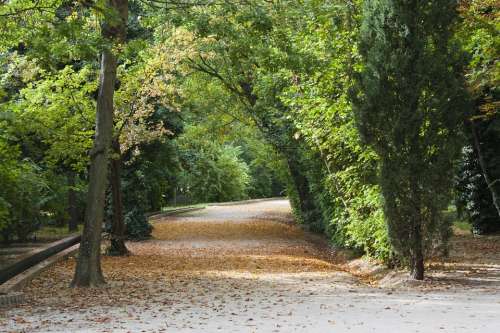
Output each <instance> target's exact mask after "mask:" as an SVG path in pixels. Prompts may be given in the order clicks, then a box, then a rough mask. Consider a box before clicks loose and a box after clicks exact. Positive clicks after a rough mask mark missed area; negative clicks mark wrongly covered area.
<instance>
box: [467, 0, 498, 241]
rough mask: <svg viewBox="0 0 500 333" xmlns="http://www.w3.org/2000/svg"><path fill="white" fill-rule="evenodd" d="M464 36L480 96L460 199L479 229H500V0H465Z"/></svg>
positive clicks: (472, 88) (474, 91) (470, 80)
mask: <svg viewBox="0 0 500 333" xmlns="http://www.w3.org/2000/svg"><path fill="white" fill-rule="evenodd" d="M460 12H461V17H462V22H461V25H460V27H459V31H458V34H457V35H458V36H457V37H458V38H459V40H460V41H461V43H462V44H463V47H464V49H465V50H466V51H467V53H468V54H469V62H468V66H467V72H466V78H467V84H468V90H469V92H470V93H471V95H472V99H473V101H474V109H473V112H472V115H471V116H470V117H469V119H468V121H467V127H466V128H467V131H466V133H467V143H468V144H467V149H465V150H464V154H463V162H464V163H463V164H462V168H461V170H460V172H459V175H458V178H459V182H458V183H459V184H458V191H457V192H458V205H459V208H461V209H459V210H461V213H462V214H463V215H465V216H466V217H467V218H468V220H469V221H470V222H471V224H472V228H473V231H474V232H475V233H479V234H481V233H489V232H495V231H498V230H500V168H499V167H498V165H500V154H499V152H500V150H499V149H500V147H499V146H498V142H499V140H500V112H499V107H498V100H499V95H500V90H499V88H498V87H499V84H498V81H499V79H500V73H499V71H500V68H499V67H498V64H497V63H498V58H499V53H500V51H499V50H500V37H499V35H498V12H499V8H498V6H497V4H496V2H495V1H493V0H484V1H462V2H461V4H460Z"/></svg>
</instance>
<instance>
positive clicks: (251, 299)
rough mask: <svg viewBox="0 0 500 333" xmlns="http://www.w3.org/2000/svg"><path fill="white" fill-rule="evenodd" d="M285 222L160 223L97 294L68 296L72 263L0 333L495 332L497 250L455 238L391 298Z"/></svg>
mask: <svg viewBox="0 0 500 333" xmlns="http://www.w3.org/2000/svg"><path fill="white" fill-rule="evenodd" d="M291 221H292V218H291V215H290V207H289V204H288V202H287V201H286V200H274V201H266V202H259V203H251V204H246V205H236V206H214V207H209V208H207V209H205V210H203V211H198V212H192V213H187V214H183V215H180V216H176V217H167V218H163V219H161V220H157V221H155V224H154V232H153V239H151V240H148V241H144V242H136V243H128V244H127V246H128V247H129V249H130V250H131V252H132V253H133V255H131V256H129V257H125V258H118V257H104V258H103V270H104V273H105V276H106V280H107V281H108V284H107V285H106V286H105V287H103V288H99V289H70V288H68V285H69V282H70V280H71V277H72V274H73V270H74V265H75V261H74V259H72V258H70V259H68V260H66V261H63V262H61V263H59V264H57V265H56V266H54V267H53V268H51V269H50V270H48V271H46V272H44V273H43V274H42V275H40V276H39V277H38V278H36V279H35V280H33V282H32V283H31V284H30V285H29V286H28V287H27V288H26V289H25V290H24V292H25V293H26V295H27V297H28V302H27V304H24V305H20V306H17V307H15V308H13V309H7V310H0V331H1V332H72V333H76V332H204V333H209V332H425V333H427V332H482V333H487V332H500V277H499V276H500V273H499V272H500V251H499V250H500V249H499V247H500V241H499V239H498V238H491V239H489V238H483V239H477V238H474V237H472V236H470V235H461V236H455V237H454V238H453V239H452V245H454V250H453V251H452V252H451V254H450V257H449V258H448V259H446V260H434V261H433V262H431V264H430V267H429V268H430V270H429V278H428V279H427V280H426V281H424V282H422V283H419V284H411V283H395V285H398V286H399V287H398V288H392V287H391V288H388V287H381V284H377V283H376V282H374V281H372V280H371V279H370V276H359V277H356V276H355V275H353V274H351V273H349V272H348V270H349V267H351V266H350V265H349V261H348V259H347V258H348V257H347V256H345V255H344V253H343V252H342V251H336V250H332V249H330V248H329V247H328V246H327V242H326V241H325V240H324V239H323V238H321V237H320V236H317V235H312V234H309V233H307V232H304V231H303V230H302V229H300V228H298V227H296V226H294V225H293V224H292V223H291ZM396 276H399V275H397V274H393V276H392V278H393V279H396ZM385 279H386V280H387V278H385ZM398 279H399V280H398V281H402V280H401V278H400V277H399V278H398ZM383 280H384V279H383ZM386 282H387V281H386ZM385 285H387V283H386V284H385Z"/></svg>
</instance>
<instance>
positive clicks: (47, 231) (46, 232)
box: [34, 224, 83, 239]
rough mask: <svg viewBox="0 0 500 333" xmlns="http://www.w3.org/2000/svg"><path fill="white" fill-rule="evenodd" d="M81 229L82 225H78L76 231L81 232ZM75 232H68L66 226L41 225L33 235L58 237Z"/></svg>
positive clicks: (37, 236)
mask: <svg viewBox="0 0 500 333" xmlns="http://www.w3.org/2000/svg"><path fill="white" fill-rule="evenodd" d="M82 230H83V225H82V224H79V225H78V231H77V232H79V233H81V232H82ZM74 233H76V232H69V231H68V226H64V227H52V226H43V227H41V228H40V229H39V230H37V231H36V232H35V233H34V235H35V237H36V238H37V239H60V238H64V237H66V236H69V235H72V234H74Z"/></svg>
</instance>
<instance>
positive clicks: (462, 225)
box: [453, 221, 472, 232]
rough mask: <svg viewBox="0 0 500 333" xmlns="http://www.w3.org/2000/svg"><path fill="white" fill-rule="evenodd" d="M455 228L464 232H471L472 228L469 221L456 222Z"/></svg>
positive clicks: (454, 223)
mask: <svg viewBox="0 0 500 333" xmlns="http://www.w3.org/2000/svg"><path fill="white" fill-rule="evenodd" d="M453 227H454V228H456V229H458V230H460V231H463V232H470V230H471V228H472V227H471V225H470V223H469V222H467V221H455V222H453Z"/></svg>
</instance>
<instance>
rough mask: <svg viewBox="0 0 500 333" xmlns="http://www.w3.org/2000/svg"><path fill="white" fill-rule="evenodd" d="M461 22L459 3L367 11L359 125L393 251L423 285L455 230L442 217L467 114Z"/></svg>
mask: <svg viewBox="0 0 500 333" xmlns="http://www.w3.org/2000/svg"><path fill="white" fill-rule="evenodd" d="M456 16H457V11H456V2H455V1H437V0H434V1H426V2H422V1H418V0H410V1H402V0H376V1H375V0H368V1H366V2H365V3H364V6H363V21H362V26H361V34H360V53H361V56H362V60H363V62H364V66H363V68H362V70H361V72H360V74H359V80H358V87H357V92H358V94H357V95H355V96H354V98H353V99H354V102H355V105H356V109H355V112H356V117H357V119H356V120H357V123H358V127H359V130H360V132H361V135H362V137H363V139H364V141H365V142H366V143H367V144H369V145H370V146H371V147H373V149H374V150H375V152H376V153H377V155H378V156H379V160H380V161H379V166H380V175H379V177H380V186H381V190H382V195H383V199H384V213H385V218H386V220H387V224H388V228H389V237H390V241H391V244H392V246H393V248H394V250H395V251H396V253H397V254H398V255H399V256H400V258H401V259H402V260H403V261H404V262H406V263H409V265H410V269H411V277H412V278H414V279H417V280H422V279H423V278H424V258H425V255H426V251H427V250H429V249H430V248H431V245H432V244H433V242H435V241H436V235H439V234H440V232H439V231H440V230H446V229H447V228H449V226H448V225H447V222H446V221H445V220H444V219H443V218H442V216H441V212H442V210H443V209H445V208H446V207H447V205H448V203H449V200H450V188H451V181H452V176H453V170H454V162H455V161H456V159H457V157H458V155H459V152H460V147H461V140H460V134H459V133H460V132H459V130H458V129H459V128H460V124H461V123H462V122H463V120H464V116H465V114H466V111H467V105H466V102H465V100H464V96H466V93H465V91H464V89H463V84H462V78H461V74H462V68H461V67H460V65H461V62H462V61H461V59H460V58H459V57H460V56H461V52H460V50H459V49H458V48H457V47H456V46H455V45H454V44H453V41H452V32H453V31H452V27H453V23H454V21H455V18H456ZM442 234H444V235H446V232H445V231H443V232H442Z"/></svg>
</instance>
